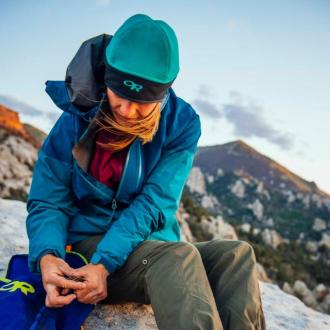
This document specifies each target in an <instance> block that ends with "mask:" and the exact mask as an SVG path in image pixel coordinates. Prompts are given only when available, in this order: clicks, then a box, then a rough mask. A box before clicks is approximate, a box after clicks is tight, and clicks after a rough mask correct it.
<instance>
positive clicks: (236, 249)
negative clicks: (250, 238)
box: [210, 239, 256, 264]
mask: <svg viewBox="0 0 330 330" xmlns="http://www.w3.org/2000/svg"><path fill="white" fill-rule="evenodd" d="M210 244H211V245H212V246H213V249H215V250H216V251H218V252H219V254H220V255H222V254H230V255H234V257H235V258H240V259H246V260H249V262H250V263H254V264H255V263H256V256H255V252H254V249H253V247H252V245H251V244H250V243H248V242H246V241H241V240H223V239H215V240H212V241H211V242H210Z"/></svg>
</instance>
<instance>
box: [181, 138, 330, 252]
mask: <svg viewBox="0 0 330 330" xmlns="http://www.w3.org/2000/svg"><path fill="white" fill-rule="evenodd" d="M187 187H188V188H189V190H190V192H191V193H192V194H193V195H194V196H195V199H197V200H198V201H199V202H200V204H201V205H202V206H203V207H205V208H207V209H208V210H210V211H213V212H215V213H219V214H221V215H223V216H224V218H225V219H226V220H228V221H230V222H233V223H235V224H249V225H253V226H254V227H257V228H260V229H266V228H268V229H269V230H273V231H276V232H277V233H278V234H279V235H281V237H282V238H283V239H289V240H302V241H305V242H307V241H309V242H310V243H311V244H314V243H315V244H319V243H321V244H325V245H326V246H328V247H330V196H329V195H328V194H327V193H325V192H323V191H321V190H320V189H319V188H318V187H317V186H316V184H315V183H314V182H309V181H307V180H304V179H303V178H301V177H299V176H298V175H296V174H294V173H293V172H292V171H290V170H288V169H287V168H285V167H284V166H282V165H280V164H279V163H277V162H276V161H274V160H272V159H271V158H269V157H267V156H265V155H263V154H261V153H260V152H258V151H257V150H255V149H254V148H252V147H251V146H249V145H248V144H246V143H245V142H243V141H241V140H238V141H234V142H230V143H226V144H223V145H216V146H208V147H200V148H199V149H198V151H197V153H196V156H195V159H194V163H193V169H192V171H191V173H190V177H189V179H188V180H187ZM311 246H312V245H311Z"/></svg>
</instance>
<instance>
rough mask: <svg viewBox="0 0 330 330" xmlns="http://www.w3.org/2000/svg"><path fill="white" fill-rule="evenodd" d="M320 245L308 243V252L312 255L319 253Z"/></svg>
mask: <svg viewBox="0 0 330 330" xmlns="http://www.w3.org/2000/svg"><path fill="white" fill-rule="evenodd" d="M317 249H318V244H317V242H312V241H308V242H307V243H306V250H307V251H309V252H312V253H315V252H317Z"/></svg>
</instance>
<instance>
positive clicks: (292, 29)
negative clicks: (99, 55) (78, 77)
mask: <svg viewBox="0 0 330 330" xmlns="http://www.w3.org/2000/svg"><path fill="white" fill-rule="evenodd" d="M137 13H142V14H146V15H149V16H150V17H152V18H153V19H159V20H163V21H165V22H166V23H168V24H169V25H170V26H171V27H172V28H173V29H174V30H175V32H176V35H177V38H178V42H179V53H180V73H179V75H178V77H177V79H176V80H175V82H174V84H173V85H172V87H173V89H174V91H175V93H176V95H177V96H179V97H181V98H182V99H184V100H185V101H186V102H188V103H190V104H191V105H192V106H193V107H194V109H195V110H196V112H197V113H198V114H199V115H200V118H201V122H202V136H201V138H200V140H199V146H206V145H215V144H223V143H227V142H231V141H234V140H237V139H242V140H244V141H245V142H246V143H248V144H249V145H251V146H252V147H253V148H255V149H256V150H258V151H259V152H261V153H263V154H265V155H267V156H268V157H270V158H272V159H274V160H275V161H277V162H279V163H280V164H282V165H284V166H285V167H287V168H288V169H289V170H291V171H293V172H294V173H296V174H298V175H300V176H302V177H303V178H304V179H306V180H308V181H314V182H315V183H316V184H317V185H318V186H319V188H321V189H322V190H324V191H326V192H328V193H330V128H329V125H330V42H329V40H330V2H329V1H327V0H276V1H275V0H274V1H270V0H269V1H262V0H259V1H254V0H240V1H237V0H231V1H220V0H218V1H208V0H205V1H197V0H190V1H187V0H186V1H183V0H175V1H174V0H173V1H172V0H167V1H151V0H149V1H147V0H139V1H134V0H131V1H128V0H126V1H125V0H121V1H119V0H35V1H33V0H30V1H28V0H26V1H23V0H15V1H12V0H1V1H0V45H1V51H0V102H1V100H7V101H8V100H11V101H13V100H14V101H16V102H22V103H23V104H27V105H29V106H30V109H31V111H30V115H29V116H28V115H27V114H24V113H22V114H21V119H22V120H23V121H25V122H30V123H32V124H34V125H36V126H38V127H39V128H41V129H43V130H44V131H45V132H47V133H48V132H49V130H50V128H51V127H52V125H53V124H54V121H55V120H56V118H58V117H59V115H60V114H61V110H60V109H58V108H56V106H55V105H54V104H52V101H51V100H50V99H49V97H48V95H47V94H46V93H45V91H44V88H45V82H46V81H47V80H64V78H65V72H66V68H67V65H68V64H69V63H70V60H71V59H72V57H73V56H74V54H75V53H76V51H77V50H78V48H79V46H80V45H81V44H82V42H83V41H85V40H86V39H89V38H91V37H94V36H96V35H99V34H102V33H107V34H111V35H113V34H114V33H115V31H116V30H117V29H118V28H119V26H120V25H121V24H122V23H123V22H124V21H125V20H126V19H127V18H128V17H130V16H132V15H134V14H137ZM33 109H36V111H34V112H33ZM31 114H32V115H31ZM41 114H45V116H43V115H41Z"/></svg>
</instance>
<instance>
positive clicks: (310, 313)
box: [260, 282, 330, 330]
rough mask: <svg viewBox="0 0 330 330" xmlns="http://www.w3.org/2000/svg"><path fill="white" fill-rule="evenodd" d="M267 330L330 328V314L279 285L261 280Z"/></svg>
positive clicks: (326, 329)
mask: <svg viewBox="0 0 330 330" xmlns="http://www.w3.org/2000/svg"><path fill="white" fill-rule="evenodd" d="M260 289H261V296H262V303H263V309H264V313H265V317H266V326H267V330H329V329H330V316H329V315H326V314H322V313H320V312H317V311H314V310H313V309H311V308H309V307H306V306H305V305H304V304H303V302H301V301H300V300H299V299H298V298H297V297H295V296H292V295H289V294H287V293H285V292H284V291H282V290H281V289H280V288H279V287H278V286H277V285H274V284H269V283H263V282H260Z"/></svg>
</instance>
